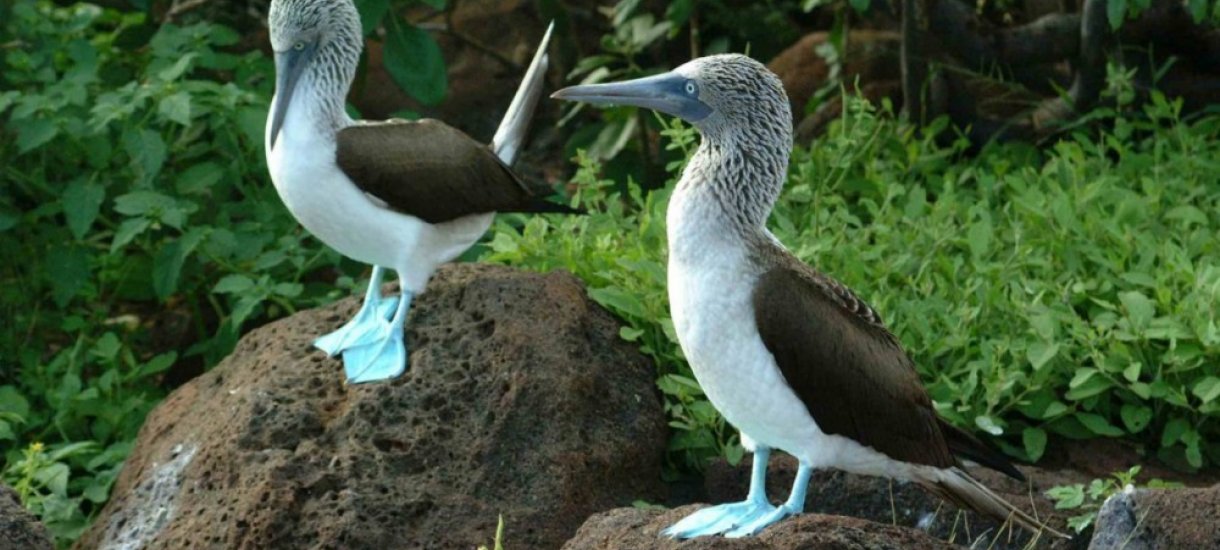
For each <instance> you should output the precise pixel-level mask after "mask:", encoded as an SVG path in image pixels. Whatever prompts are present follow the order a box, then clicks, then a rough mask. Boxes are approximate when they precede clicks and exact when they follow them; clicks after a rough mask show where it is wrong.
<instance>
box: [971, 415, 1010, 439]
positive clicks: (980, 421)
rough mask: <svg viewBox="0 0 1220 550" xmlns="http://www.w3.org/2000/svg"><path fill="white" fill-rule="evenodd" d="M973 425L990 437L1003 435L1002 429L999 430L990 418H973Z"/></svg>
mask: <svg viewBox="0 0 1220 550" xmlns="http://www.w3.org/2000/svg"><path fill="white" fill-rule="evenodd" d="M974 425H975V426H978V427H979V429H980V430H983V431H985V432H987V433H989V434H991V435H997V436H998V435H1004V428H1001V427H1000V425H999V424H998V423H996V421H995V419H994V418H992V417H990V416H987V415H979V416H976V417H974Z"/></svg>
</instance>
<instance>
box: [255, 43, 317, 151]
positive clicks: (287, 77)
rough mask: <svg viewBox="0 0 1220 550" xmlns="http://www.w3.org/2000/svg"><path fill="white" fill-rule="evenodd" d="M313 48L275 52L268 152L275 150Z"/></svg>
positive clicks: (311, 45)
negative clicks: (298, 82)
mask: <svg viewBox="0 0 1220 550" xmlns="http://www.w3.org/2000/svg"><path fill="white" fill-rule="evenodd" d="M313 52H314V46H313V44H310V45H308V46H306V47H305V48H304V49H300V50H296V49H290V50H287V51H283V52H275V100H274V103H273V104H272V105H271V120H269V121H268V124H269V126H268V128H269V129H270V130H269V131H270V133H269V135H268V138H269V139H270V143H271V146H270V147H269V148H268V149H267V150H268V151H270V150H272V149H275V141H276V139H277V138H279V136H280V129H282V128H283V126H284V116H285V115H286V114H287V113H288V105H289V104H290V103H292V94H293V91H295V90H296V87H297V81H299V80H300V79H301V73H303V72H305V67H306V66H308V65H309V60H310V59H312V58H313Z"/></svg>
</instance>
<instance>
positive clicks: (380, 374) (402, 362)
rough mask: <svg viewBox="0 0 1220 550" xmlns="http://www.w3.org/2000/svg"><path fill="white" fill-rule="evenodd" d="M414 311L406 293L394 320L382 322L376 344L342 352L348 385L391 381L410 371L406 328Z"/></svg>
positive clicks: (404, 292) (409, 295) (396, 310)
mask: <svg viewBox="0 0 1220 550" xmlns="http://www.w3.org/2000/svg"><path fill="white" fill-rule="evenodd" d="M410 307H411V294H410V293H409V292H406V291H403V293H402V298H401V299H400V300H399V301H398V307H397V308H396V309H395V311H394V316H393V317H392V318H391V319H390V320H389V321H388V322H387V321H380V322H379V326H378V331H377V334H378V336H377V337H376V339H375V340H373V341H370V342H367V343H363V344H360V345H358V346H353V347H349V348H347V349H345V350H343V372H344V373H346V374H347V381H348V383H352V384H359V383H362V382H375V381H378V380H389V379H391V378H394V377H397V376H399V375H401V374H402V373H403V372H406V370H407V346H406V344H405V343H404V342H403V339H404V338H403V325H404V324H405V323H406V320H407V310H408V309H410Z"/></svg>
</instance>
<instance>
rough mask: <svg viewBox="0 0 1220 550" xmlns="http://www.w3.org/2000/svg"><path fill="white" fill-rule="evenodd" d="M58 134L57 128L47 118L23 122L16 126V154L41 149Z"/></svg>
mask: <svg viewBox="0 0 1220 550" xmlns="http://www.w3.org/2000/svg"><path fill="white" fill-rule="evenodd" d="M57 133H59V128H56V127H55V124H54V123H53V122H51V119H50V118H49V117H48V118H35V119H31V120H23V121H21V124H19V125H17V153H18V154H25V153H28V152H30V151H33V150H34V149H37V148H38V147H41V146H42V145H43V144H45V143H46V142H48V141H51V139H52V138H54V137H55V134H57Z"/></svg>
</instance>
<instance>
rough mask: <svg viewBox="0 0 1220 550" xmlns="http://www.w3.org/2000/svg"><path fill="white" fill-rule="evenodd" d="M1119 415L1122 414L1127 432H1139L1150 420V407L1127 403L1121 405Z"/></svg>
mask: <svg viewBox="0 0 1220 550" xmlns="http://www.w3.org/2000/svg"><path fill="white" fill-rule="evenodd" d="M1120 416H1122V418H1123V425H1125V426H1126V427H1127V431H1128V432H1131V433H1133V434H1134V433H1139V432H1141V431H1143V430H1144V428H1146V427H1148V423H1149V422H1151V421H1152V409H1150V408H1148V407H1145V406H1144V405H1132V404H1130V403H1127V404H1124V405H1123V408H1122V410H1121V411H1120Z"/></svg>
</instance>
